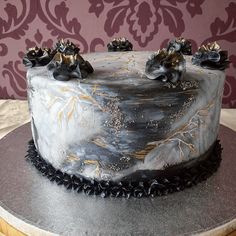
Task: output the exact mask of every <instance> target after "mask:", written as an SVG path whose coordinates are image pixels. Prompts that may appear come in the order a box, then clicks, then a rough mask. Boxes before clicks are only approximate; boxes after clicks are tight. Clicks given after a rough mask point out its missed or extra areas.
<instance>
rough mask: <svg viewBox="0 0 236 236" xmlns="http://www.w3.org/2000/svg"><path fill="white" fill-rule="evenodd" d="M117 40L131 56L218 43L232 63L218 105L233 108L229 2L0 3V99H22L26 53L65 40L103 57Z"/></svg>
mask: <svg viewBox="0 0 236 236" xmlns="http://www.w3.org/2000/svg"><path fill="white" fill-rule="evenodd" d="M119 36H125V37H127V38H128V39H129V40H130V41H131V42H132V43H133V45H134V49H135V50H157V49H158V48H160V47H163V46H165V45H166V43H167V42H168V40H169V39H172V38H174V37H178V36H183V37H185V38H188V39H191V41H192V45H193V50H194V51H195V50H196V49H197V46H199V45H200V44H202V43H206V42H210V41H218V42H219V44H220V45H221V47H222V48H223V49H226V50H228V52H229V58H230V60H231V62H232V63H231V65H230V68H229V69H227V71H226V72H227V80H226V84H225V91H224V99H223V103H224V106H225V107H236V45H235V42H236V1H235V0H80V1H76V0H74V1H73V0H71V1H69V0H66V1H63V0H51V1H50V0H1V1H0V73H1V75H0V76H1V77H0V98H21V99H24V98H25V97H26V82H25V68H24V67H23V65H22V64H21V58H22V56H23V54H24V52H25V51H26V48H29V47H33V46H35V45H36V44H37V45H38V46H42V47H45V46H47V47H52V45H53V43H54V42H56V40H57V39H60V38H68V39H70V40H72V41H73V42H74V43H76V44H78V45H79V46H80V48H81V51H82V52H93V51H106V44H107V43H108V42H109V41H110V40H111V39H112V38H114V37H119Z"/></svg>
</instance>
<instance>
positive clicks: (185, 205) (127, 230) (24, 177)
mask: <svg viewBox="0 0 236 236" xmlns="http://www.w3.org/2000/svg"><path fill="white" fill-rule="evenodd" d="M219 138H220V140H221V144H222V147H223V148H224V149H223V154H222V162H221V166H220V167H219V169H218V171H217V172H216V173H215V174H213V175H212V176H211V177H210V178H209V179H207V180H206V181H205V182H202V183H199V184H198V185H196V186H194V187H192V188H189V189H185V190H184V191H182V192H177V193H173V194H170V195H167V196H162V197H155V198H141V199H135V198H130V199H123V198H105V199H104V198H101V197H99V196H86V195H85V194H83V193H77V192H74V191H73V190H70V191H68V190H67V189H66V188H64V187H63V186H58V185H57V184H56V183H52V182H50V181H49V180H48V179H47V178H45V177H44V176H42V175H41V174H40V173H39V172H38V171H37V170H36V169H35V168H34V167H33V166H32V165H31V164H30V163H28V162H26V160H25V158H24V157H25V155H26V150H27V143H28V141H29V140H30V139H31V130H30V125H29V124H26V125H23V126H21V127H20V128H18V129H16V130H14V131H13V132H11V133H10V134H8V135H7V136H6V137H4V138H3V139H2V140H0V163H1V164H0V179H1V181H0V216H1V217H3V218H5V220H7V221H8V222H9V223H11V224H12V225H13V226H15V227H17V226H18V227H17V228H18V229H19V230H21V231H22V232H25V233H27V232H34V233H33V234H31V235H47V234H48V235H54V234H55V235H58V234H59V235H193V234H198V233H203V232H210V230H214V229H216V228H219V227H221V228H222V229H223V227H224V225H225V227H226V226H227V224H228V225H229V222H235V219H236V181H235V179H236V158H235V155H236V145H235V143H236V132H234V131H232V130H231V129H229V128H226V127H224V126H221V127H220V134H219ZM235 224H236V223H234V225H233V226H232V224H231V225H230V226H231V227H234V226H235Z"/></svg>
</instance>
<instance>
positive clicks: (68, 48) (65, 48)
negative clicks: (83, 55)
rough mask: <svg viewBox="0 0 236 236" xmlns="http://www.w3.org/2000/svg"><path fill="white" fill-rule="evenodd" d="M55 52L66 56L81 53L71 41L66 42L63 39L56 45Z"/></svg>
mask: <svg viewBox="0 0 236 236" xmlns="http://www.w3.org/2000/svg"><path fill="white" fill-rule="evenodd" d="M55 50H56V51H57V52H60V53H63V54H64V55H75V54H78V53H79V51H80V48H79V47H77V46H76V45H75V44H74V43H72V42H70V41H69V40H67V41H64V40H63V39H61V40H59V41H58V42H57V43H56V47H55Z"/></svg>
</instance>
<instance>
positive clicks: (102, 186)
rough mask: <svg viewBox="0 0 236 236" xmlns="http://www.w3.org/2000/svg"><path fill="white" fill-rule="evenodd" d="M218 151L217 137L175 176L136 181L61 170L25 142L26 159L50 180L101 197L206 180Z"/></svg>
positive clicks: (158, 191)
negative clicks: (200, 157)
mask: <svg viewBox="0 0 236 236" xmlns="http://www.w3.org/2000/svg"><path fill="white" fill-rule="evenodd" d="M221 152H222V148H221V145H220V142H219V140H217V141H216V142H215V143H214V144H213V148H212V152H211V154H210V155H209V156H208V157H207V159H205V160H202V161H199V162H197V163H196V164H195V165H194V166H192V167H185V168H183V169H182V170H181V172H180V173H178V174H177V175H173V176H168V177H164V176H163V177H161V178H157V179H151V180H149V181H148V180H147V181H139V182H138V181H133V182H131V181H121V182H111V181H96V180H88V179H85V178H83V177H77V176H75V175H69V174H67V173H63V172H61V171H60V170H57V169H55V168H54V167H53V166H52V165H51V164H49V163H48V162H46V161H45V160H44V159H43V158H42V157H41V156H40V155H39V153H38V152H37V150H36V148H35V145H34V141H33V140H30V141H29V144H28V151H27V153H28V154H27V155H26V159H27V160H28V161H30V162H31V163H32V164H33V165H34V166H35V167H36V168H37V170H38V171H40V172H41V173H42V175H44V176H46V177H47V178H48V179H49V180H50V181H52V182H53V181H55V182H56V183H57V184H58V185H64V186H65V187H66V188H67V189H73V190H74V191H77V192H84V193H85V194H87V195H100V196H101V197H107V196H111V197H125V198H130V197H135V198H141V197H149V196H150V197H155V196H162V195H166V194H170V193H173V192H178V191H182V190H183V189H185V188H189V187H191V186H194V185H196V184H197V183H199V182H202V181H204V180H206V179H207V178H208V177H210V176H211V175H212V174H213V173H214V172H216V170H217V169H218V167H219V165H220V162H221Z"/></svg>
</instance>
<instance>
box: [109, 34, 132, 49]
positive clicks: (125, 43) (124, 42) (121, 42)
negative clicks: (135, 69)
mask: <svg viewBox="0 0 236 236" xmlns="http://www.w3.org/2000/svg"><path fill="white" fill-rule="evenodd" d="M107 49H108V52H116V51H132V50H133V45H132V43H131V42H130V41H129V40H128V39H126V38H124V37H122V38H115V39H113V40H112V41H111V42H110V43H108V44H107Z"/></svg>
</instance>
